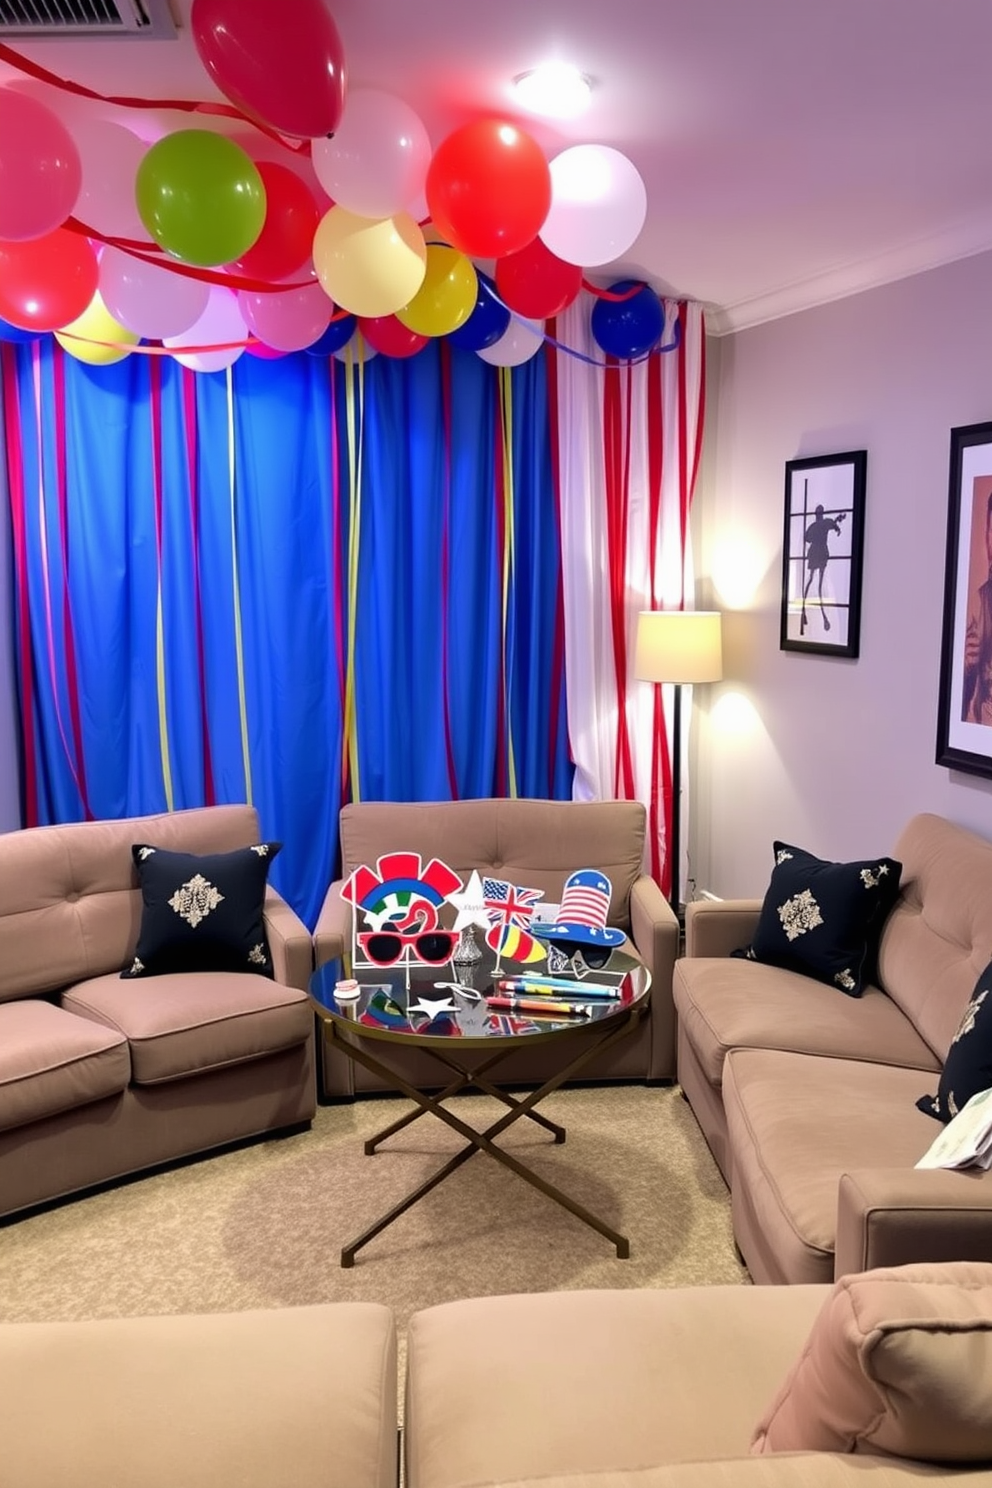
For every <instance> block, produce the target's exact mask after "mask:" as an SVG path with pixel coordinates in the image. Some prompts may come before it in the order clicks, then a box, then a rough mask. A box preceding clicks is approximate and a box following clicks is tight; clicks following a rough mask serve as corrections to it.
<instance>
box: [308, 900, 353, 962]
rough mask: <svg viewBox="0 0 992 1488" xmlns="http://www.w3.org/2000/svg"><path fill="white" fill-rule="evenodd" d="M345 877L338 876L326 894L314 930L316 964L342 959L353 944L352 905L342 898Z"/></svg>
mask: <svg viewBox="0 0 992 1488" xmlns="http://www.w3.org/2000/svg"><path fill="white" fill-rule="evenodd" d="M343 884H344V879H343V878H336V879H335V880H334V882H333V883H332V884H331V886H330V888H329V889H328V891H327V893H326V894H325V895H324V902H323V904H322V905H321V906H320V914H319V915H318V916H317V923H316V925H315V926H314V930H313V958H314V965H315V966H323V965H324V964H325V963H326V962H328V961H335V960H337V961H340V960H341V959H342V958H343V956H344V953H345V950H346V949H347V948H349V947H350V946H351V905H350V904H349V903H348V901H347V900H346V899H342V898H341V889H342V886H343Z"/></svg>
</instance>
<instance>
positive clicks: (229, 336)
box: [162, 284, 248, 372]
mask: <svg viewBox="0 0 992 1488" xmlns="http://www.w3.org/2000/svg"><path fill="white" fill-rule="evenodd" d="M247 340H248V327H247V326H246V325H245V323H244V320H243V319H242V316H241V311H240V309H239V308H238V301H237V296H236V295H235V294H234V292H233V290H230V289H224V288H223V286H222V285H220V284H214V285H211V287H210V294H209V297H208V299H207V308H206V309H205V310H204V312H203V314H202V315H201V316H200V318H199V320H197V321H196V322H195V323H194V324H193V325H191V326H190V327H189V329H188V330H187V331H184V332H183V333H182V335H181V336H163V338H162V345H163V346H167V347H168V348H169V350H170V351H171V352H172V354H173V356H174V357H175V359H176V361H177V362H181V363H182V364H183V366H184V367H190V368H191V369H192V370H193V371H194V372H221V371H223V369H224V368H225V367H230V366H231V365H232V364H233V363H234V362H236V361H237V360H238V357H239V356H242V355H243V354H244V349H245V348H244V345H240V346H227V347H225V348H224V349H223V350H221V349H218V350H217V351H186V352H184V351H183V347H184V346H211V345H213V344H215V343H224V342H230V341H239V342H247Z"/></svg>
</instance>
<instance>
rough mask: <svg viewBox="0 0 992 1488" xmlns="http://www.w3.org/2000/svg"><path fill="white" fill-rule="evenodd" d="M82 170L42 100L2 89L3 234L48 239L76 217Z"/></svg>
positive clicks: (7, 239) (0, 231)
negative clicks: (71, 218)
mask: <svg viewBox="0 0 992 1488" xmlns="http://www.w3.org/2000/svg"><path fill="white" fill-rule="evenodd" d="M82 179H83V171H82V165H81V164H80V160H79V151H78V150H77V149H76V146H75V143H74V142H73V138H72V136H71V134H70V133H69V131H68V129H66V127H65V125H64V124H63V123H62V120H61V119H59V118H58V117H57V115H55V114H53V113H52V111H51V109H50V108H46V106H45V105H44V104H43V103H39V102H38V100H37V99H35V98H31V97H29V96H28V95H27V94H25V93H18V92H15V91H14V90H13V89H12V88H0V238H2V239H3V240H4V241H5V242H26V241H28V240H30V239H33V238H43V237H45V235H46V234H47V233H50V232H54V231H55V229H56V228H57V227H61V226H62V224H63V222H65V220H66V218H67V217H70V216H71V215H72V211H73V208H74V207H75V205H76V200H77V198H78V196H79V190H80V186H81V185H82Z"/></svg>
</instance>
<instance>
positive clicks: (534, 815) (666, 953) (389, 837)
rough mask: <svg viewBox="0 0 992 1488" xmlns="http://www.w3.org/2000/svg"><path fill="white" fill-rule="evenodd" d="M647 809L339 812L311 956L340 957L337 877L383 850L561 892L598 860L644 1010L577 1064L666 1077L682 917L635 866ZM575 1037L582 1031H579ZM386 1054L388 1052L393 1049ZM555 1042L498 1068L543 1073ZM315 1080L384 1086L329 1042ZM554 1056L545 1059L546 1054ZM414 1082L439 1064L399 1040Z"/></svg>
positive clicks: (465, 804)
mask: <svg viewBox="0 0 992 1488" xmlns="http://www.w3.org/2000/svg"><path fill="white" fill-rule="evenodd" d="M645 830H646V813H645V810H644V807H643V805H641V804H640V802H637V801H589V802H576V801H537V800H520V799H518V800H495V799H494V800H479V801H440V802H427V803H418V804H410V803H402V804H395V803H389V802H361V803H352V804H351V805H348V806H345V807H343V808H342V811H341V820H340V838H341V860H342V861H341V877H340V878H339V879H337V880H336V881H335V882H334V883H332V884H331V886H330V888H329V890H328V892H327V896H326V898H325V900H324V904H323V906H322V908H321V911H320V915H319V917H318V920H317V924H316V926H315V929H314V957H315V962H316V964H317V965H318V966H322V965H324V963H325V962H327V961H330V960H333V959H335V958H340V957H342V956H343V955H344V954H345V951H346V949H347V948H349V947H350V945H351V930H352V919H351V908H350V906H349V905H348V904H347V903H346V902H345V900H343V899H342V898H341V884H342V882H343V881H344V879H346V878H347V877H348V875H349V874H351V873H352V872H353V871H354V870H355V869H356V868H358V867H360V866H362V865H366V866H369V867H374V866H375V863H376V861H377V859H378V858H379V857H381V856H382V855H383V854H385V853H388V852H393V851H399V850H405V851H410V852H419V853H420V855H421V859H422V861H423V862H424V864H426V863H427V862H428V861H429V860H430V859H431V858H434V857H437V858H440V859H441V861H442V862H444V863H447V864H448V866H449V867H450V868H452V869H454V871H455V872H456V873H458V874H459V875H460V876H461V878H462V879H463V881H465V880H467V878H468V876H469V874H470V873H471V872H472V870H473V869H478V870H479V871H480V872H481V873H487V874H491V875H494V876H496V877H498V878H503V879H508V880H510V881H511V882H512V883H514V884H516V885H518V886H521V887H527V888H536V889H542V890H543V891H544V895H545V898H546V899H547V900H548V901H549V902H559V901H560V899H561V893H562V887H563V884H564V881H565V879H566V877H567V876H568V874H569V873H572V872H574V871H576V870H577V869H579V868H599V869H601V870H602V871H603V872H604V873H605V874H606V875H607V877H608V878H609V879H610V881H611V884H612V887H613V894H612V898H611V902H610V912H609V921H608V922H609V924H610V925H613V926H617V927H619V928H621V929H622V930H624V931H625V932H626V933H627V935H628V937H629V942H630V944H628V945H627V946H626V947H625V949H627V950H633V952H634V953H635V954H637V955H639V956H640V958H641V960H642V961H644V962H645V964H646V965H647V967H648V969H649V971H650V972H651V979H652V990H651V1011H650V1016H649V1017H648V1018H646V1019H645V1020H644V1021H643V1023H642V1024H641V1026H640V1028H639V1030H638V1031H637V1032H636V1033H635V1034H634V1035H632V1037H631V1038H630V1039H626V1040H623V1041H621V1042H620V1043H618V1044H617V1045H616V1046H615V1047H614V1048H613V1049H611V1050H610V1051H609V1052H608V1053H607V1054H604V1055H603V1056H602V1057H600V1058H597V1059H596V1060H595V1061H592V1062H591V1063H590V1064H589V1065H588V1066H587V1067H586V1068H585V1069H584V1070H583V1072H582V1075H583V1078H584V1079H596V1080H611V1079H640V1080H645V1079H647V1080H671V1079H673V1078H674V1076H675V1017H674V1013H673V1011H672V1001H671V987H672V970H673V967H674V965H675V958H676V956H677V955H678V943H679V927H678V921H677V920H676V918H675V915H674V914H673V912H672V910H671V908H670V906H669V904H668V902H667V900H666V899H665V897H664V895H663V894H662V892H661V890H660V889H659V887H658V885H657V884H656V883H655V881H654V879H652V878H650V877H649V876H648V875H647V874H646V873H645V872H644V869H643V859H644V842H645ZM577 1037H578V1038H581V1037H582V1034H579V1035H577ZM391 1054H392V1051H391ZM567 1057H568V1056H567V1054H566V1053H563V1050H562V1043H561V1041H556V1042H554V1043H551V1044H542V1045H541V1046H540V1047H532V1048H530V1049H527V1050H523V1051H521V1053H520V1054H519V1055H516V1054H515V1055H514V1056H513V1058H512V1059H509V1060H507V1061H506V1063H505V1064H503V1065H501V1066H500V1078H501V1082H502V1081H505V1082H514V1081H519V1082H521V1083H523V1082H527V1081H536V1080H541V1081H543V1080H545V1079H547V1078H548V1077H549V1076H550V1075H552V1074H553V1073H554V1072H555V1070H557V1069H558V1068H560V1067H561V1066H562V1065H563V1064H564V1063H566V1062H567ZM321 1058H322V1060H323V1063H322V1073H321V1089H322V1091H323V1093H324V1094H325V1095H327V1096H331V1097H340V1096H350V1095H353V1094H355V1093H357V1092H360V1091H365V1090H375V1089H381V1084H380V1083H379V1082H377V1081H376V1079H375V1076H373V1075H371V1074H369V1073H368V1072H367V1071H365V1070H363V1069H362V1068H361V1067H355V1066H354V1065H353V1064H352V1062H351V1061H349V1060H347V1059H345V1058H344V1056H342V1055H341V1054H340V1053H339V1052H338V1051H336V1050H330V1051H328V1050H324V1049H322V1050H321ZM550 1058H553V1059H554V1061H555V1063H554V1067H552V1066H551V1065H550V1064H549V1059H550ZM402 1059H403V1070H404V1073H405V1074H406V1076H407V1078H408V1079H409V1080H410V1081H411V1083H413V1084H415V1085H417V1086H420V1087H425V1088H427V1087H430V1086H432V1085H433V1086H437V1085H438V1084H439V1083H445V1082H446V1079H447V1077H446V1076H445V1077H444V1079H443V1080H441V1081H440V1082H439V1066H438V1065H437V1064H436V1063H435V1062H433V1061H431V1060H430V1059H429V1058H428V1057H427V1056H426V1055H424V1054H422V1053H419V1052H418V1051H408V1050H404V1051H403V1055H402Z"/></svg>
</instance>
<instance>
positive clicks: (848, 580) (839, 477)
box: [780, 450, 868, 656]
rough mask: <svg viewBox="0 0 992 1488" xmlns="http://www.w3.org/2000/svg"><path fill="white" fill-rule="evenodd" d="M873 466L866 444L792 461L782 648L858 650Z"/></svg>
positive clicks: (823, 652)
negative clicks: (863, 447)
mask: <svg viewBox="0 0 992 1488" xmlns="http://www.w3.org/2000/svg"><path fill="white" fill-rule="evenodd" d="M867 469H868V452H867V450H848V451H847V452H846V453H845V454H840V455H816V456H811V457H809V458H808V459H804V460H788V461H786V466H785V536H784V539H783V543H782V626H781V636H780V645H781V649H782V650H783V651H814V652H818V653H819V654H820V655H821V656H857V654H858V646H859V642H860V634H861V557H862V547H863V543H864V528H865V484H866V477H867Z"/></svg>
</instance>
